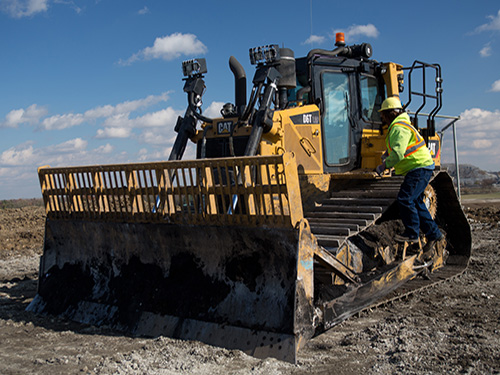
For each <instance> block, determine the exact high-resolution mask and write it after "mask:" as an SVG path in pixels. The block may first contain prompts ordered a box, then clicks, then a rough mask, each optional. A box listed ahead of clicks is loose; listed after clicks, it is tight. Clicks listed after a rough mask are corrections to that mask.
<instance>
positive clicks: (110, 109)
mask: <svg viewBox="0 0 500 375" xmlns="http://www.w3.org/2000/svg"><path fill="white" fill-rule="evenodd" d="M168 99H169V96H168V93H167V92H164V93H162V94H160V95H149V96H148V97H146V98H143V99H138V100H130V101H126V102H123V103H119V104H117V105H116V106H112V105H105V106H100V107H96V108H93V109H90V110H88V111H87V112H85V117H86V118H102V117H110V116H114V115H120V114H128V113H130V112H133V111H137V110H138V109H141V108H147V107H149V106H152V105H154V104H157V103H160V102H164V101H167V100H168Z"/></svg>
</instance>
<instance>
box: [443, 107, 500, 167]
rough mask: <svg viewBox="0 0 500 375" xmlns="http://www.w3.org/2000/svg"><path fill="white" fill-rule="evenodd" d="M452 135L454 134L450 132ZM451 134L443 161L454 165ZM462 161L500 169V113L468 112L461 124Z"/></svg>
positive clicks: (458, 127) (499, 111)
mask: <svg viewBox="0 0 500 375" xmlns="http://www.w3.org/2000/svg"><path fill="white" fill-rule="evenodd" d="M450 134H451V133H450ZM450 137H451V136H450V135H448V132H447V133H446V134H445V137H444V139H445V143H444V144H443V162H452V161H453V154H452V145H453V143H452V141H451V138H450ZM457 141H458V152H459V162H460V163H464V164H473V165H476V166H478V167H480V168H483V169H486V170H491V171H498V170H500V147H498V146H497V145H498V144H499V143H500V110H495V111H488V110H484V109H481V108H471V109H467V110H465V111H464V112H462V113H461V114H460V121H458V122H457Z"/></svg>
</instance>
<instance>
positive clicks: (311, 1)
mask: <svg viewBox="0 0 500 375" xmlns="http://www.w3.org/2000/svg"><path fill="white" fill-rule="evenodd" d="M310 3H311V8H310V14H311V35H310V36H312V35H313V0H310Z"/></svg>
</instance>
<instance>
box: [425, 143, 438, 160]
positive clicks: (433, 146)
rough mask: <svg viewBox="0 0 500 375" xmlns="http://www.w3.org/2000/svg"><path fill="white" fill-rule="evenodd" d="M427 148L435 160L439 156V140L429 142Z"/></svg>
mask: <svg viewBox="0 0 500 375" xmlns="http://www.w3.org/2000/svg"><path fill="white" fill-rule="evenodd" d="M427 148H428V149H429V151H430V152H431V156H432V158H433V159H435V158H436V157H437V156H439V141H438V140H434V139H432V140H429V143H428V144H427Z"/></svg>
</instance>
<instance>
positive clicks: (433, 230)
mask: <svg viewBox="0 0 500 375" xmlns="http://www.w3.org/2000/svg"><path fill="white" fill-rule="evenodd" d="M425 171H427V174H428V175H429V178H427V177H426V176H424V177H423V179H424V178H425V179H427V181H428V180H429V179H430V176H431V175H432V171H431V170H425ZM415 207H416V209H417V212H418V217H419V220H420V229H422V232H423V233H424V234H425V237H427V241H431V240H439V239H441V237H442V233H441V231H440V230H439V228H438V226H437V224H436V222H435V221H434V219H432V216H431V214H430V213H429V210H428V209H427V206H426V205H425V202H424V192H422V194H420V197H419V198H418V199H417V200H416V202H415Z"/></svg>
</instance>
